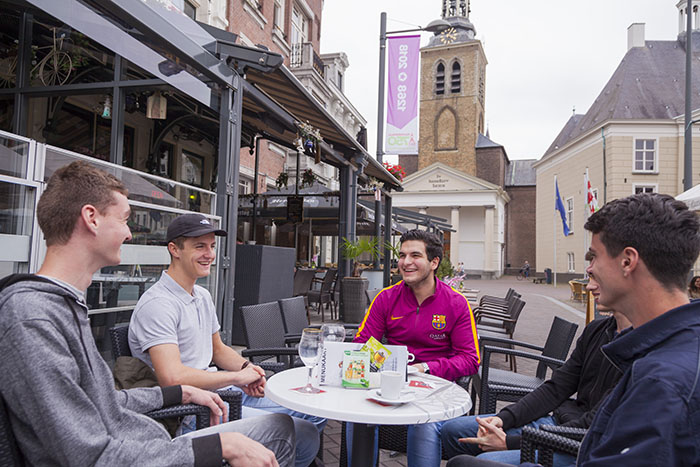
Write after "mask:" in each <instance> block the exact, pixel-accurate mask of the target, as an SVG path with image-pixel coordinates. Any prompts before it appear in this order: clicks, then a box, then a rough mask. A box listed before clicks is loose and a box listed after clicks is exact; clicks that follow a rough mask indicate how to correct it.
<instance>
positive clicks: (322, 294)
mask: <svg viewBox="0 0 700 467" xmlns="http://www.w3.org/2000/svg"><path fill="white" fill-rule="evenodd" d="M337 274H338V270H337V269H329V270H328V271H326V274H325V275H324V276H323V279H322V280H321V288H320V289H319V290H313V289H311V290H309V292H308V293H307V294H306V296H307V297H308V299H309V306H311V304H312V303H315V304H316V311H318V312H319V313H321V321H325V313H324V312H323V306H324V305H325V306H326V308H328V307H330V305H331V303H332V302H333V283H334V282H335V277H336V275H337ZM332 315H333V310H331V319H332Z"/></svg>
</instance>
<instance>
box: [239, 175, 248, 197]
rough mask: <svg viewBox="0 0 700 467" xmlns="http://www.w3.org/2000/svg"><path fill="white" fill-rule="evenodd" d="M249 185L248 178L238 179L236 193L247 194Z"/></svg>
mask: <svg viewBox="0 0 700 467" xmlns="http://www.w3.org/2000/svg"><path fill="white" fill-rule="evenodd" d="M250 185H251V183H250V180H243V179H240V180H238V194H239V195H247V194H248V193H250Z"/></svg>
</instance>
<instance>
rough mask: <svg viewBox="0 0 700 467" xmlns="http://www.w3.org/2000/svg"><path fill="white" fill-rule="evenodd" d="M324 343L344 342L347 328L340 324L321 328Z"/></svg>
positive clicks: (329, 324) (328, 324) (330, 324)
mask: <svg viewBox="0 0 700 467" xmlns="http://www.w3.org/2000/svg"><path fill="white" fill-rule="evenodd" d="M321 337H322V339H323V342H344V341H345V326H343V325H342V324H338V323H327V324H324V325H323V326H321Z"/></svg>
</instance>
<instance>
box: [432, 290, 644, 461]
mask: <svg viewBox="0 0 700 467" xmlns="http://www.w3.org/2000/svg"><path fill="white" fill-rule="evenodd" d="M591 282H592V284H591V287H594V288H595V287H596V286H595V285H594V284H593V281H591ZM599 310H600V311H612V310H609V309H607V308H606V307H605V306H603V305H600V306H599ZM629 326H630V322H629V321H627V319H626V318H625V317H624V316H623V315H622V314H620V313H617V312H613V316H611V317H608V318H603V319H598V320H595V321H593V322H591V323H590V324H589V325H588V326H586V327H585V329H584V330H583V333H582V334H581V337H579V339H578V340H577V342H576V346H575V347H574V350H573V351H572V352H571V356H570V357H569V358H568V359H567V360H566V362H565V363H564V365H562V366H561V367H559V368H557V369H555V370H554V371H553V372H552V376H551V378H549V379H548V380H547V381H545V382H544V384H542V385H541V386H540V387H538V388H537V389H535V390H534V391H532V392H531V393H530V394H528V395H527V396H525V397H523V398H522V399H520V400H519V401H518V402H515V403H513V404H510V405H508V406H506V407H504V408H503V409H502V410H501V411H500V412H499V413H498V414H495V415H481V416H479V417H473V416H470V417H458V418H455V419H453V420H450V421H448V422H446V423H445V424H444V425H443V427H442V431H441V436H442V443H443V446H445V452H446V453H447V455H448V457H450V458H452V457H454V456H457V455H460V454H470V455H472V456H478V457H479V459H488V460H492V461H498V462H503V463H505V464H510V465H518V464H520V433H521V431H522V428H523V427H524V426H531V427H537V426H540V425H557V426H568V427H576V428H588V427H589V426H590V424H591V420H592V419H593V416H594V415H595V411H596V410H597V408H598V406H599V404H600V403H601V402H602V401H603V399H604V398H605V396H607V395H608V394H609V392H610V391H611V390H612V388H613V387H614V386H615V384H616V383H617V381H618V380H619V379H620V376H621V375H622V373H621V372H620V371H619V370H618V369H617V368H615V366H613V365H612V363H610V362H609V361H608V360H607V359H606V358H605V356H604V355H603V353H602V351H601V347H602V346H603V345H604V344H607V343H608V342H611V341H612V339H613V338H614V337H615V336H616V335H617V334H619V332H620V331H622V330H623V329H625V328H627V327H629ZM574 394H576V399H571V396H573V395H574ZM550 412H551V413H552V415H549V414H550ZM574 461H575V458H573V457H572V456H568V455H565V454H559V453H555V455H554V465H555V466H561V467H563V466H567V465H571V464H572V463H573V462H574Z"/></svg>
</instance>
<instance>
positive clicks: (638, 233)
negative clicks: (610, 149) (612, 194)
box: [584, 193, 700, 290]
mask: <svg viewBox="0 0 700 467" xmlns="http://www.w3.org/2000/svg"><path fill="white" fill-rule="evenodd" d="M584 228H585V229H586V230H590V231H591V232H593V233H594V234H599V235H600V241H601V242H602V243H603V245H605V249H606V251H607V253H608V254H609V255H610V256H613V257H615V256H617V255H619V254H620V253H621V252H622V250H623V249H625V248H627V247H632V248H634V249H635V250H637V252H638V253H639V256H640V258H641V259H642V260H643V261H644V264H645V265H646V267H647V268H648V269H649V272H650V273H651V274H652V275H653V276H654V278H655V279H656V280H658V281H659V282H660V283H661V284H663V285H664V286H666V287H667V288H671V287H672V288H678V289H681V290H685V288H686V286H687V285H686V281H687V278H688V273H689V272H690V268H691V267H692V266H693V263H695V260H696V259H697V257H698V252H700V232H699V231H698V229H699V228H700V222H698V218H697V215H696V214H695V213H694V212H692V211H689V210H688V207H687V206H686V205H685V203H683V202H682V201H678V200H676V199H674V198H672V197H671V196H668V195H661V194H656V193H653V194H637V195H632V196H628V197H627V198H623V199H617V200H614V201H611V202H609V203H607V204H606V205H605V206H603V207H602V208H601V209H600V211H598V212H596V213H595V214H593V215H592V216H591V217H590V218H589V219H588V221H587V222H586V225H584Z"/></svg>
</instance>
